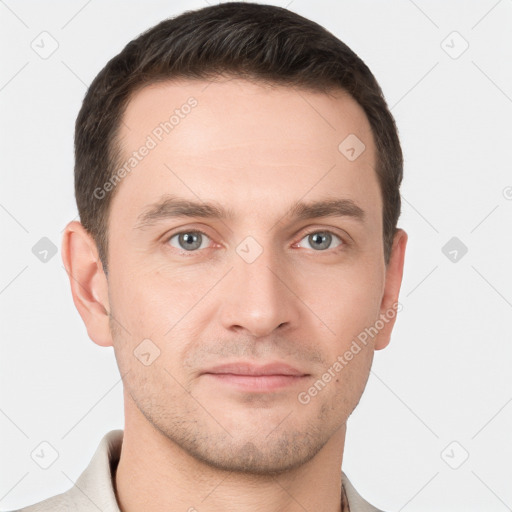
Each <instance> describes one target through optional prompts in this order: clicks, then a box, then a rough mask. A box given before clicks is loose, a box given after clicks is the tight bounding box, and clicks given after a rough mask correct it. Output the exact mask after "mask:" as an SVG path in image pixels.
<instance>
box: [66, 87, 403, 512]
mask: <svg viewBox="0 0 512 512" xmlns="http://www.w3.org/2000/svg"><path fill="white" fill-rule="evenodd" d="M190 96H193V97H194V98H196V100H197V102H198V104H197V106H196V107H195V108H194V109H192V110H191V112H190V114H189V115H187V116H186V117H185V118H184V119H181V120H180V124H179V125H178V126H176V127H175V128H174V130H173V131H172V132H171V133H170V134H169V135H167V136H166V137H165V138H164V139H163V140H162V141H161V142H160V143H159V144H158V146H157V147H156V148H154V149H153V150H152V151H151V152H150V153H149V154H148V155H147V156H146V157H145V158H144V159H143V160H142V161H140V162H139V163H138V165H137V167H136V168H135V169H134V170H133V171H132V172H131V173H129V174H128V175H127V176H126V177H125V178H123V180H122V182H121V183H120V184H118V185H117V189H116V191H115V196H114V198H113V201H112V204H111V209H110V216H109V254H108V263H109V274H108V279H107V277H106V276H105V273H104V272H103V268H102V265H101V263H100V261H99V258H98V252H97V249H96V245H95V243H94V241H93V239H92V238H91V237H90V236H89V234H88V233H87V232H86V231H85V230H84V228H83V227H82V226H81V224H80V223H79V222H76V221H74V222H71V223H69V224H68V226H67V228H66V230H65V234H64V238H63V246H62V254H63V260H64V264H65V267H66V269H67V271H68V273H69V275H70V284H71V289H72V293H73V300H74V303H75V305H76V307H77V309H78V311H79V313H80V315H81V317H82V319H83V321H84V323H85V325H86V327H87V331H88V334H89V337H90V338H91V339H92V340H93V341H94V342H95V343H97V344H98V345H100V346H105V347H107V346H113V347H114V351H115V356H116V359H117V363H118V366H119V370H120V373H121V375H122V376H123V383H124V404H125V430H124V432H125V433H124V440H123V446H122V452H121V458H120V461H119V466H118V469H117V473H116V476H115V488H116V494H117V498H118V501H119V504H120V508H121V510H122V511H123V512H132V511H137V510H150V511H163V510H166V511H178V510H179V511H185V510H193V509H191V507H194V508H195V509H197V510H198V511H206V510H208V511H212V512H213V511H221V510H222V511H235V510H236V511H238V512H240V511H256V510H258V511H260V510H270V511H276V512H277V511H296V510H297V511H298V510H301V511H303V510H304V509H306V510H316V511H326V512H327V511H329V512H334V511H339V510H340V508H341V507H340V495H341V466H342V460H343V449H344V442H345V434H346V422H347V419H348V418H349V416H350V414H351V413H352V411H353V410H354V408H355V407H356V405H357V404H358V402H359V400H360V398H361V395H362V393H363V391H364V388H365V386H366V382H367V379H368V376H369V372H370V368H371V364H372V361H373V355H374V351H375V350H380V349H383V348H385V347H386V346H387V344H388V343H389V341H390V336H391V331H392V328H393V325H394V320H395V318H396V316H395V317H394V318H392V319H390V320H389V321H388V322H387V323H386V324H385V326H384V327H383V328H382V329H381V330H380V331H379V333H378V335H376V336H375V337H373V338H369V340H368V343H367V344H366V345H361V347H362V349H361V350H360V351H359V352H358V353H357V355H355V356H354V357H353V359H352V360H351V361H350V362H349V363H348V364H346V366H345V367H344V368H343V369H342V370H341V371H338V372H336V373H335V377H334V378H332V379H331V380H330V382H329V383H328V384H327V385H326V386H325V387H324V388H323V389H322V390H321V391H320V392H318V394H317V395H316V396H314V397H312V398H311V401H310V402H309V403H307V404H303V403H301V402H300V401H299V400H298V399H297V396H298V394H299V393H300V392H302V391H307V390H308V389H309V388H310V387H311V386H312V385H313V384H314V383H315V382H316V381H318V379H319V378H321V376H322V375H323V374H324V372H325V371H326V370H327V369H328V368H329V367H332V365H333V363H334V362H335V361H336V360H337V357H338V356H339V355H342V354H344V352H345V351H346V350H347V349H348V348H349V347H350V346H351V343H352V342H353V340H354V339H355V337H356V336H357V335H358V334H359V333H361V332H362V331H364V329H365V328H367V327H369V326H372V325H374V323H375V321H376V320H377V319H379V315H381V314H385V313H386V312H387V311H389V310H391V309H392V308H393V304H396V303H397V301H398V295H399V290H400V285H401V281H402V272H403V264H404V255H405V247H406V242H407V234H406V233H405V232H404V231H403V230H401V229H400V230H398V231H397V234H396V235H395V239H394V243H393V249H392V253H391V259H390V262H389V264H388V265H387V266H386V265H385V261H384V253H383V239H382V199H381V195H380V188H379V184H378V181H377V176H376V174H375V170H374V169H375V165H376V151H375V144H374V140H373V136H372V133H371V129H370V125H369V122H368V120H367V118H366V116H365V114H364V111H363V110H362V109H361V107H360V106H359V105H358V104H357V103H356V102H355V101H354V100H353V99H352V98H351V97H349V96H348V95H347V94H345V93H343V92H342V91H338V92H336V94H334V93H333V94H330V95H327V94H321V93H312V92H306V91H298V90H296V89H292V88H289V87H288V88H285V87H277V86H273V87H270V86H268V85H261V84H257V83H253V82H248V81H245V80H242V79H226V78H224V79H222V80H221V79H219V80H217V81H215V82H213V83H211V82H205V81H180V82H163V83H160V84H158V85H155V84H153V85H151V86H147V87H145V88H144V89H142V90H140V91H138V92H137V93H136V94H135V95H134V96H133V97H132V99H131V101H130V103H129V105H128V107H127V110H126V112H125V116H124V122H125V125H123V127H122V131H121V140H122V147H123V150H124V151H125V155H127V156H129V155H130V154H131V152H132V151H134V150H136V149H137V148H139V147H140V146H141V145H142V144H143V143H144V141H145V140H146V137H147V135H148V134H150V133H151V132H152V130H153V129H154V128H155V126H157V125H158V124H159V123H160V122H161V121H162V120H164V119H168V118H169V116H170V114H172V112H173V111H174V109H176V108H179V107H180V105H183V104H184V103H186V101H187V99H188V98H189V97H190ZM348 134H355V135H356V136H357V137H358V138H359V139H360V140H361V141H363V142H364V144H365V146H366V149H365V151H364V152H363V153H362V154H361V155H360V156H359V157H358V158H357V159H356V160H355V161H353V162H351V161H349V160H348V159H347V158H346V157H345V156H344V155H343V154H342V153H341V152H340V151H339V150H338V145H339V144H340V142H341V141H342V140H343V139H344V138H345V137H346V136H347V135H348ZM164 194H172V195H174V196H179V197H181V198H185V199H187V200H192V201H205V202H211V201H218V202H219V203H220V204H221V205H222V206H223V207H225V208H229V209H230V210H232V212H233V217H232V218H231V219H223V220H222V219H212V218H200V217H194V218H186V217H184V218H166V219H160V220H158V221H157V222H155V223H154V224H153V225H150V226H146V227H145V228H143V229H136V228H135V226H136V225H137V223H138V221H139V219H138V217H139V215H140V214H141V213H142V212H144V211H146V210H147V208H148V205H151V204H153V203H155V202H156V201H158V200H159V199H160V198H161V197H162V196H163V195H164ZM326 198H337V199H341V198H344V199H351V200H352V201H354V202H355V203H356V204H357V205H358V206H359V207H360V208H362V209H363V210H364V212H365V218H364V222H360V221H359V220H357V219H355V218H352V217H350V216H345V217H336V216H330V217H325V218H308V219H302V220H297V219H294V218H292V217H291V216H289V215H288V210H289V208H290V207H291V205H292V204H293V203H294V202H296V201H299V200H302V201H315V200H319V199H326ZM197 229H200V230H201V231H204V233H205V234H206V235H207V236H206V237H203V239H202V243H201V247H200V248H199V249H196V250H195V252H194V251H186V250H185V249H183V248H181V249H180V248H179V247H180V244H179V237H178V236H174V237H173V238H171V236H172V235H174V234H176V233H177V232H182V231H187V232H189V233H190V232H192V234H194V233H195V231H194V230H197ZM325 231H328V232H330V233H332V234H333V236H332V239H331V242H330V245H329V241H327V242H326V246H327V248H323V249H319V248H316V246H315V240H311V237H309V236H308V235H309V234H310V232H313V233H315V232H320V235H321V234H322V233H323V234H325ZM248 236H251V237H252V238H253V239H255V240H256V241H257V243H258V244H259V246H260V247H261V248H262V250H263V252H262V253H261V254H260V255H259V257H258V258H257V259H256V260H255V261H253V262H252V263H248V262H247V261H246V260H244V259H243V258H242V257H241V256H240V255H239V253H238V252H237V246H239V244H240V243H241V242H242V241H244V239H246V237H248ZM338 237H339V238H338ZM242 247H243V245H242ZM144 339H150V340H151V341H152V343H154V345H155V346H157V347H158V349H159V350H160V355H159V357H157V358H156V359H155V360H154V361H153V362H152V363H151V364H150V365H147V366H146V365H144V364H142V363H141V361H140V360H139V359H138V358H137V357H135V356H134V350H135V349H136V347H137V346H138V345H139V344H140V343H141V342H142V340H144ZM152 350H153V349H152ZM241 360H243V361H246V362H252V363H255V364H265V363H268V362H274V361H280V362H285V363H287V364H290V365H292V366H294V367H295V368H298V369H300V370H301V372H303V373H304V374H306V375H307V376H306V377H303V378H302V379H300V380H299V379H296V382H294V383H293V384H290V385H288V386H285V387H283V388H280V389H277V390H274V391H265V392H261V391H260V392H258V391H247V390H240V389H238V388H236V387H235V386H233V385H231V384H229V383H225V382H220V379H217V378H213V377H212V376H211V375H204V374H202V372H203V371H204V370H205V369H209V368H211V367H212V366H214V365H218V364H223V363H226V362H234V361H241Z"/></svg>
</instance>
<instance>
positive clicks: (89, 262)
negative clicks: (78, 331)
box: [61, 221, 113, 347]
mask: <svg viewBox="0 0 512 512" xmlns="http://www.w3.org/2000/svg"><path fill="white" fill-rule="evenodd" d="M61 253H62V261H63V263H64V268H65V269H66V272H67V274H68V277H69V283H70V285H71V293H72V295H73V302H74V303H75V306H76V309H77V310H78V312H79V313H80V316H81V317H82V320H83V322H84V324H85V327H86V329H87V334H88V335H89V338H91V340H93V341H94V343H96V344H98V345H100V346H102V347H108V346H111V345H112V344H113V342H112V336H111V334H110V326H109V311H110V305H109V301H108V282H107V278H106V276H105V272H104V271H103V265H102V264H101V261H100V258H99V255H98V250H97V247H96V243H95V241H94V239H93V238H92V236H91V235H90V234H89V233H88V231H87V230H86V229H85V228H84V227H83V226H82V224H81V223H80V222H77V221H72V222H70V223H69V224H68V225H67V226H66V228H65V230H64V235H63V237H62V250H61Z"/></svg>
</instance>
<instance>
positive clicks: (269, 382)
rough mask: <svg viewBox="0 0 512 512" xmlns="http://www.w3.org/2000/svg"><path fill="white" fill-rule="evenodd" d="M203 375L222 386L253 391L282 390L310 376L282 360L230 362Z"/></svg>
mask: <svg viewBox="0 0 512 512" xmlns="http://www.w3.org/2000/svg"><path fill="white" fill-rule="evenodd" d="M201 375H202V376H204V377H205V378H206V379H208V380H211V381H212V383H215V384H218V385H220V386H228V387H230V389H235V390H238V391H243V392H252V393H268V392H271V391H278V390H282V389H283V388H287V387H290V386H294V385H297V384H298V383H303V382H304V379H306V378H307V377H309V374H307V373H305V372H303V371H301V370H299V369H297V368H294V367H293V366H290V365H288V364H285V363H280V362H275V363H270V364H265V365H255V364H251V363H247V362H238V363H229V364H223V365H219V366H215V367H213V368H210V369H208V370H207V371H205V372H203V373H202V374H201Z"/></svg>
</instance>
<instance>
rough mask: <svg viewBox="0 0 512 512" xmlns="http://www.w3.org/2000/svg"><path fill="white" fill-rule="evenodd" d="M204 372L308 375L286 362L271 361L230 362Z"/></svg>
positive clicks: (251, 374)
mask: <svg viewBox="0 0 512 512" xmlns="http://www.w3.org/2000/svg"><path fill="white" fill-rule="evenodd" d="M203 373H211V374H217V375H218V374H231V375H246V376H253V377H258V376H265V375H287V376H296V377H301V376H306V375H308V374H307V373H305V372H302V371H300V370H298V369H297V368H294V367H293V366H290V365H288V364H285V363H270V364H266V365H254V364H250V363H244V362H239V363H230V364H223V365H220V366H215V367H213V368H210V369H208V370H206V371H205V372H203Z"/></svg>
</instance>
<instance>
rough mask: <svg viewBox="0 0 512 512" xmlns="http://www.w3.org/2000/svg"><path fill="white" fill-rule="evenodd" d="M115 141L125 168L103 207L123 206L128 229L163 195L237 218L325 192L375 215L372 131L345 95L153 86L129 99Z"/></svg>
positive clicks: (200, 84) (224, 85) (233, 85)
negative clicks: (216, 204)
mask: <svg viewBox="0 0 512 512" xmlns="http://www.w3.org/2000/svg"><path fill="white" fill-rule="evenodd" d="M119 144H120V148H121V151H122V162H119V164H120V165H119V167H120V168H121V166H124V169H125V172H124V173H122V174H123V178H122V180H120V182H119V183H118V184H117V185H116V186H118V187H119V188H120V190H118V191H116V195H115V196H114V199H113V204H112V208H111V211H115V209H116V205H117V207H121V206H122V207H123V213H124V214H125V215H123V217H124V218H126V219H127V221H129V220H130V219H131V221H132V223H135V221H136V217H137V215H138V214H139V213H140V212H141V211H142V210H144V209H145V208H147V206H148V205H149V204H151V203H152V202H154V201H156V200H158V198H159V197H161V196H162V195H163V194H172V195H176V196H179V197H183V198H186V199H190V200H195V201H197V200H205V201H208V200H210V199H211V200H216V201H222V202H223V203H224V204H229V208H230V210H232V211H234V212H237V211H240V212H243V213H247V209H248V207H249V205H252V206H251V208H253V207H254V204H258V205H260V206H261V210H260V211H254V210H253V212H252V213H253V214H254V216H261V215H264V214H265V213H268V214H269V215H270V214H271V213H275V214H276V215H281V214H282V210H283V208H285V209H286V207H287V206H289V205H291V204H293V203H295V202H296V201H297V200H298V199H300V198H301V197H304V198H305V199H308V200H313V199H314V198H315V197H322V198H325V197H326V196H332V197H343V198H348V199H351V200H354V201H357V203H360V204H361V206H363V205H366V206H365V208H364V210H365V211H366V210H370V211H369V212H368V213H369V214H370V216H371V215H372V210H373V211H374V212H373V214H374V215H375V216H377V217H378V214H379V213H380V204H381V202H380V191H379V186H378V182H377V178H376V174H375V162H376V151H375V146H374V140H373V136H372V133H371V128H370V125H369V122H368V120H367V118H366V115H365V114H364V111H363V109H362V108H361V107H360V106H359V105H358V104H357V102H355V100H353V99H352V98H351V97H350V96H349V95H348V94H346V93H345V92H343V91H337V92H336V93H332V94H329V95H328V94H323V93H315V92H309V91H304V90H299V89H296V88H291V87H284V86H269V85H263V84H260V83H253V82H249V81H246V80H243V79H238V78H236V79H225V80H223V81H215V82H208V81H203V80H201V81H199V80H196V81H191V80H190V81H185V80H180V81H168V82H160V83H157V84H152V85H149V86H147V87H145V88H143V89H142V90H140V91H138V92H136V93H135V94H134V95H133V97H132V98H131V100H130V102H129V104H128V105H127V108H126V110H125V113H124V117H123V123H122V125H121V129H120V137H119ZM362 148H364V150H363V151H362V152H361V154H360V155H359V156H357V153H359V152H360V151H361V149H362ZM347 149H348V150H349V152H348V153H347ZM354 152H357V153H356V156H357V158H355V159H354V158H353V156H354ZM280 205H282V206H283V208H280ZM377 217H376V219H377Z"/></svg>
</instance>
